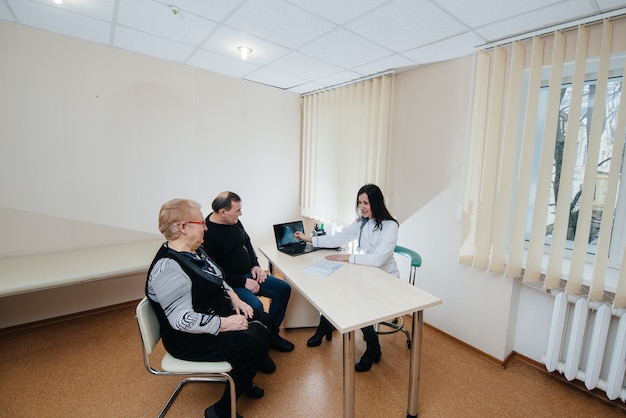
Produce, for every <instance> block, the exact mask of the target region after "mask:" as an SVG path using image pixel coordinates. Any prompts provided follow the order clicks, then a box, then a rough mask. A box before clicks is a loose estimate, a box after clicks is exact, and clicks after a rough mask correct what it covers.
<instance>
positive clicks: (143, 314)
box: [135, 297, 237, 418]
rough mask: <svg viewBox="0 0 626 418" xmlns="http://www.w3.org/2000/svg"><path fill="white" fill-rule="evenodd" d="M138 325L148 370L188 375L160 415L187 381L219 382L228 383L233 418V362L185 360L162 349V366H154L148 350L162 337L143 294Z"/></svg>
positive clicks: (161, 374) (152, 311) (161, 413)
mask: <svg viewBox="0 0 626 418" xmlns="http://www.w3.org/2000/svg"><path fill="white" fill-rule="evenodd" d="M135 318H136V319H137V325H138V326H139V333H140V335H141V341H142V343H143V344H142V345H143V354H144V363H145V366H146V369H147V370H148V372H150V373H151V374H153V375H156V376H188V377H186V378H185V379H183V380H182V381H181V382H180V383H179V384H178V386H176V390H174V393H172V395H171V396H170V398H169V399H168V401H167V403H166V404H165V406H164V407H163V409H161V412H160V413H159V418H161V417H163V416H164V415H165V413H166V412H167V410H168V409H169V407H170V406H171V405H172V403H173V402H174V399H175V398H176V396H177V395H178V392H180V390H181V389H182V387H183V386H184V385H185V384H187V383H189V382H222V383H227V384H229V385H230V393H231V396H230V414H231V418H236V415H237V412H236V409H237V405H236V395H235V381H234V380H233V378H232V377H231V376H230V374H229V372H230V371H231V370H232V366H231V365H230V363H228V362H227V361H215V362H204V361H185V360H180V359H177V358H176V357H173V356H172V355H170V354H169V353H167V352H166V353H165V355H164V356H163V358H162V359H161V368H160V369H155V368H154V367H153V366H152V365H151V363H150V354H151V353H152V350H154V347H155V346H156V344H157V343H158V342H159V340H160V339H161V330H160V325H159V320H158V319H157V317H156V314H155V313H154V310H153V309H152V305H150V301H149V300H148V298H146V297H144V298H143V299H142V300H141V301H140V302H139V304H138V305H137V314H136V316H135Z"/></svg>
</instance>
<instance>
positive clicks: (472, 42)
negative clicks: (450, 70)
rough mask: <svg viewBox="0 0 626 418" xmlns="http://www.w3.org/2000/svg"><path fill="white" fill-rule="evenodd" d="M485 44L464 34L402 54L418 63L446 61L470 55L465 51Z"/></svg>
mask: <svg viewBox="0 0 626 418" xmlns="http://www.w3.org/2000/svg"><path fill="white" fill-rule="evenodd" d="M484 43H485V40H484V39H483V38H481V37H480V36H478V35H476V34H475V33H473V32H466V33H463V34H461V35H457V36H453V37H452V38H448V39H445V40H443V41H440V42H436V43H434V44H431V45H427V46H424V47H421V48H416V49H412V50H410V51H407V52H404V53H403V54H402V55H405V56H407V57H409V58H410V59H412V60H413V61H415V62H418V63H429V62H433V61H435V62H436V61H447V60H449V59H452V58H458V57H462V56H465V55H470V54H468V53H467V51H473V50H475V49H476V47H477V46H479V45H482V44H484Z"/></svg>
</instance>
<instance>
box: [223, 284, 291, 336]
mask: <svg viewBox="0 0 626 418" xmlns="http://www.w3.org/2000/svg"><path fill="white" fill-rule="evenodd" d="M246 277H247V278H252V275H251V274H249V275H247V276H246ZM260 286H261V290H259V293H258V295H255V294H254V293H252V292H251V291H250V290H248V289H246V288H245V287H236V288H234V289H233V290H234V291H235V293H237V296H239V298H240V299H241V300H243V301H244V302H246V303H247V304H248V305H250V306H252V307H253V308H254V309H258V310H260V311H262V310H263V303H262V302H261V301H260V300H259V298H258V297H257V296H265V297H266V298H269V299H271V302H270V309H269V316H270V320H271V321H272V324H273V325H274V327H275V328H276V329H275V332H278V328H280V324H282V322H283V319H284V318H285V311H286V310H287V303H288V302H289V297H290V296H291V286H290V285H289V283H287V282H286V281H284V280H280V279H277V278H276V277H274V276H270V275H268V276H267V279H265V281H264V282H263V283H260Z"/></svg>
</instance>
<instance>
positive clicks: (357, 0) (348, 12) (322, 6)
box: [290, 0, 390, 25]
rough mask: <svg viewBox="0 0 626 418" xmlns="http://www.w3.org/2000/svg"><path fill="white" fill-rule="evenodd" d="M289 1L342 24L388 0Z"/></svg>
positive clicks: (388, 0)
mask: <svg viewBox="0 0 626 418" xmlns="http://www.w3.org/2000/svg"><path fill="white" fill-rule="evenodd" d="M290 1H291V3H293V4H296V5H298V6H300V7H301V8H303V9H306V10H308V11H310V12H311V13H313V14H316V15H318V16H321V17H323V18H324V19H328V20H330V21H331V22H333V23H337V24H339V25H343V24H345V23H346V22H348V21H350V20H353V19H355V18H357V17H359V16H362V15H364V14H366V13H368V12H370V11H371V10H372V9H375V8H377V7H380V6H382V5H384V4H386V3H389V2H390V0H341V1H337V0H315V1H311V0H290Z"/></svg>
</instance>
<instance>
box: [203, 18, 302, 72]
mask: <svg viewBox="0 0 626 418" xmlns="http://www.w3.org/2000/svg"><path fill="white" fill-rule="evenodd" d="M239 46H248V47H250V48H252V53H251V54H250V55H249V56H248V62H251V63H253V64H257V65H265V64H267V63H269V62H271V61H274V60H276V59H277V58H279V57H282V56H283V55H285V54H287V53H289V51H290V50H289V49H287V48H284V47H282V46H280V45H276V44H273V43H271V42H267V41H264V40H262V39H259V38H257V37H254V36H252V35H249V34H247V33H244V32H240V31H237V30H234V29H231V28H227V27H225V26H222V27H220V28H219V29H218V30H217V31H215V33H213V34H212V35H211V37H210V38H209V39H208V40H207V41H206V42H205V43H204V44H203V46H202V48H203V49H206V50H209V51H213V52H216V53H218V54H222V55H225V56H228V57H232V58H240V57H241V53H240V52H239V51H238V50H237V47H239Z"/></svg>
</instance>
